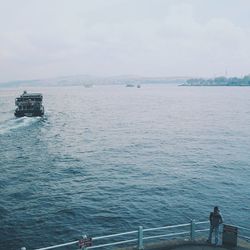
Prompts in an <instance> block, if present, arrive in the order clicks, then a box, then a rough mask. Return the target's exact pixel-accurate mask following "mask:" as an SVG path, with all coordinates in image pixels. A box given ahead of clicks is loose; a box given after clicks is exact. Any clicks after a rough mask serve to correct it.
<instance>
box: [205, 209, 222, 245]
mask: <svg viewBox="0 0 250 250" xmlns="http://www.w3.org/2000/svg"><path fill="white" fill-rule="evenodd" d="M209 220H210V230H209V236H208V240H207V242H208V243H210V244H211V243H212V234H213V231H214V234H215V245H218V241H219V228H220V224H222V223H223V218H222V215H221V213H220V210H219V208H218V207H214V211H213V212H211V213H210V216H209Z"/></svg>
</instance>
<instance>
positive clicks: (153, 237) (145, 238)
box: [143, 231, 190, 240]
mask: <svg viewBox="0 0 250 250" xmlns="http://www.w3.org/2000/svg"><path fill="white" fill-rule="evenodd" d="M184 234H190V231H185V232H181V233H171V234H162V235H156V236H148V237H143V239H144V240H149V239H156V238H161V237H169V236H176V235H184Z"/></svg>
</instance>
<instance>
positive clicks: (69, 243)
mask: <svg viewBox="0 0 250 250" xmlns="http://www.w3.org/2000/svg"><path fill="white" fill-rule="evenodd" d="M76 243H78V240H77V241H71V242H68V243H63V244H59V245H55V246H50V247H42V248H37V249H35V250H49V249H54V248H58V247H65V246H70V245H73V244H76Z"/></svg>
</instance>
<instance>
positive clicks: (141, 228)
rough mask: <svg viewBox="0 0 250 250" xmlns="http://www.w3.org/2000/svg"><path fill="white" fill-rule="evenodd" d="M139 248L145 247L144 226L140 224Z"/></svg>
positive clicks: (140, 249)
mask: <svg viewBox="0 0 250 250" xmlns="http://www.w3.org/2000/svg"><path fill="white" fill-rule="evenodd" d="M138 249H139V250H142V249H143V227H142V226H139V228H138Z"/></svg>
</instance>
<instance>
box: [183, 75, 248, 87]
mask: <svg viewBox="0 0 250 250" xmlns="http://www.w3.org/2000/svg"><path fill="white" fill-rule="evenodd" d="M182 86H250V75H246V76H244V77H242V78H238V77H229V78H227V77H224V76H220V77H216V78H210V79H204V78H193V79H188V80H187V81H186V83H184V84H182Z"/></svg>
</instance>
